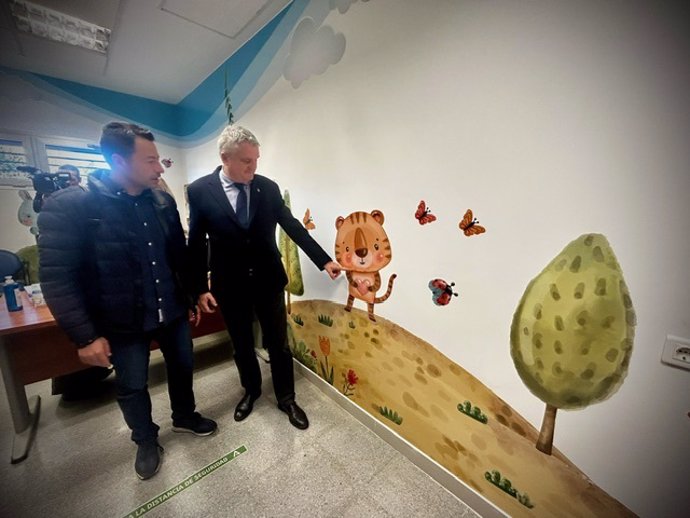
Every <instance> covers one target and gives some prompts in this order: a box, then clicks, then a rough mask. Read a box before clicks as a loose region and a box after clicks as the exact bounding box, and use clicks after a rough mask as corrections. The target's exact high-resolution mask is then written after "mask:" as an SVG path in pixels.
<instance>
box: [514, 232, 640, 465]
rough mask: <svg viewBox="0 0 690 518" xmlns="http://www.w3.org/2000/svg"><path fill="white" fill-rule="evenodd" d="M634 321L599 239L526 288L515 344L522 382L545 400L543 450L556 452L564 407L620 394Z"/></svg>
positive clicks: (592, 237) (584, 240)
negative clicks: (556, 432)
mask: <svg viewBox="0 0 690 518" xmlns="http://www.w3.org/2000/svg"><path fill="white" fill-rule="evenodd" d="M635 324H636V319H635V311H634V309H633V305H632V300H631V299H630V294H629V293H628V288H627V286H626V284H625V280H624V279H623V273H622V271H621V268H620V265H619V264H618V261H617V259H616V256H615V255H614V253H613V250H612V249H611V246H610V245H609V243H608V240H607V239H606V237H604V236H603V235H601V234H586V235H583V236H580V237H579V238H577V239H576V240H575V241H573V242H572V243H570V244H569V245H568V246H566V247H565V248H564V249H563V251H562V252H561V253H560V254H559V255H558V256H556V258H555V259H554V260H553V261H551V262H550V263H549V264H548V265H547V266H546V268H545V269H544V270H543V271H542V272H541V273H540V274H539V275H538V276H537V277H536V278H534V279H533V280H532V281H531V282H530V283H529V285H528V286H527V289H526V290H525V293H524V294H523V296H522V299H521V300H520V303H519V305H518V307H517V309H516V310H515V315H514V317H513V323H512V326H511V329H510V344H511V356H512V357H513V362H514V363H515V368H516V369H517V371H518V374H519V375H520V378H521V379H522V381H523V383H525V385H527V388H528V389H529V390H530V391H531V392H532V393H533V394H534V395H535V396H537V397H538V398H539V399H541V400H542V401H544V403H546V410H545V412H544V419H543V421H542V426H541V431H540V434H539V438H538V440H537V445H536V447H537V449H538V450H540V451H542V452H544V453H546V454H548V455H550V454H551V450H552V444H553V436H554V429H555V424H556V411H557V410H558V409H559V408H562V409H568V410H571V409H579V408H585V407H587V406H589V405H591V404H593V403H597V402H600V401H603V400H605V399H608V398H609V397H610V396H612V395H613V394H614V393H615V392H616V391H617V390H618V388H619V387H620V386H621V384H622V383H623V380H624V378H625V376H626V374H627V371H628V365H629V363H630V356H631V354H632V347H633V339H634V335H635Z"/></svg>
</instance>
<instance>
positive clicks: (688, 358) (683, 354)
mask: <svg viewBox="0 0 690 518" xmlns="http://www.w3.org/2000/svg"><path fill="white" fill-rule="evenodd" d="M661 362H662V363H665V364H667V365H673V366H674V367H680V368H681V369H687V370H690V340H688V339H687V338H678V337H677V336H671V335H667V336H666V342H665V343H664V350H663V352H662V353H661Z"/></svg>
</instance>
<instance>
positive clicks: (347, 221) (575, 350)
mask: <svg viewBox="0 0 690 518" xmlns="http://www.w3.org/2000/svg"><path fill="white" fill-rule="evenodd" d="M420 208H421V209H422V210H424V208H423V207H420ZM418 210H419V209H418ZM383 222H384V217H383V213H382V212H381V211H379V210H374V211H372V212H370V213H367V212H363V211H358V212H353V213H352V214H350V215H349V216H347V217H345V218H343V217H339V218H337V220H336V228H337V235H336V243H335V248H336V260H337V261H338V262H339V263H340V264H341V265H342V266H343V267H344V268H345V269H346V273H347V280H348V299H347V304H346V305H345V306H343V305H341V304H336V303H334V302H330V301H325V300H304V301H299V302H295V303H293V304H292V314H291V315H290V317H289V319H288V320H289V340H290V348H291V350H292V351H293V354H294V357H295V358H296V359H297V360H298V361H299V362H301V363H302V364H303V365H304V366H306V367H307V368H309V369H311V370H312V371H313V372H315V373H317V374H318V375H319V376H320V377H321V378H323V379H324V380H325V381H326V382H328V383H329V384H331V385H332V386H333V387H334V388H335V389H336V390H338V391H339V392H340V393H342V394H343V395H344V396H346V397H348V398H350V399H351V400H352V401H353V402H355V403H356V404H357V405H359V406H360V407H361V408H363V409H364V410H366V411H367V412H368V413H369V414H371V415H372V416H374V417H376V418H377V419H378V420H379V421H381V422H382V423H384V424H385V425H386V426H388V427H389V428H391V429H393V430H394V431H395V432H397V433H398V434H400V435H401V436H402V437H404V438H405V439H406V440H408V441H410V442H411V443H412V444H414V445H415V446H416V447H417V448H419V449H420V450H421V451H423V452H424V453H426V454H427V455H429V456H430V457H431V458H433V459H434V460H435V461H437V462H438V463H439V464H441V465H442V466H444V467H445V468H446V469H448V470H449V471H450V472H452V473H453V474H454V475H455V476H457V477H458V478H459V479H461V480H462V481H463V482H465V483H466V484H468V485H469V486H470V487H472V488H473V489H474V490H475V491H477V492H478V493H480V494H482V495H483V496H484V497H486V498H488V499H489V500H490V501H492V502H493V503H494V504H495V505H497V506H498V507H500V508H501V509H502V510H503V511H504V512H506V513H508V514H509V515H511V516H565V515H568V516H571V515H572V516H634V515H633V513H632V512H631V511H630V510H629V509H627V508H626V507H625V506H624V505H623V504H621V503H620V502H618V501H617V500H616V499H614V498H612V497H611V496H610V495H608V494H607V493H606V492H605V491H603V490H602V489H600V488H599V487H597V486H596V485H595V484H594V483H593V482H592V481H591V480H590V479H589V478H587V476H586V475H585V474H584V473H582V472H581V471H580V470H579V469H578V468H577V466H575V465H574V464H573V463H572V462H571V461H570V460H568V459H567V458H566V457H565V456H564V455H563V454H562V453H561V452H560V451H558V450H557V449H556V448H553V446H552V439H553V429H554V420H555V412H556V409H557V408H563V409H573V408H582V407H584V406H587V405H589V404H591V403H594V402H596V401H601V400H603V399H606V398H607V397H609V396H611V395H612V394H613V393H614V392H615V390H616V389H617V388H618V387H619V386H620V384H621V383H622V381H623V378H624V376H625V372H626V369H627V366H628V363H629V360H630V354H631V352H632V341H633V327H634V325H635V314H634V310H633V308H632V302H631V300H630V295H629V293H628V290H627V288H626V285H625V282H624V280H623V275H622V272H621V268H620V265H619V264H618V262H617V260H616V258H615V255H614V254H613V250H612V249H611V247H610V245H609V243H608V241H607V240H606V238H605V237H604V236H602V235H599V234H587V235H584V236H581V237H579V238H578V239H576V240H575V241H573V242H572V243H571V244H569V245H568V246H567V247H566V248H565V249H564V250H563V251H562V252H561V253H560V254H559V255H558V256H556V258H555V259H554V260H553V261H551V263H549V265H548V266H547V267H546V268H545V269H544V270H543V271H542V272H541V273H540V274H539V275H538V276H537V277H536V278H535V279H534V280H533V281H531V282H530V283H529V284H528V286H527V289H526V290H525V294H524V295H523V297H522V299H521V300H520V302H519V304H518V307H517V309H516V311H515V316H514V319H513V325H512V328H511V354H512V356H513V360H514V362H515V366H516V369H517V370H518V373H519V374H520V376H521V378H522V380H523V381H524V383H525V385H527V387H528V388H529V389H530V390H531V391H532V392H533V393H534V394H535V395H536V396H537V397H539V398H540V399H542V400H543V401H544V402H545V403H546V405H547V410H546V417H545V421H544V425H543V426H542V431H541V433H540V432H538V431H537V430H536V429H535V428H534V427H533V426H532V425H531V424H530V423H529V422H528V421H527V420H526V419H524V418H523V417H522V416H520V415H519V414H518V413H517V412H516V411H515V410H514V409H513V408H512V407H511V406H510V405H509V404H508V403H507V402H505V401H503V400H502V399H501V398H499V397H498V396H496V395H495V394H494V393H493V391H492V390H491V389H490V388H489V387H487V386H486V385H484V384H483V383H482V382H481V381H479V380H478V379H477V378H475V377H474V376H473V375H472V374H470V373H469V372H467V371H466V370H465V369H463V368H462V367H461V366H460V365H458V364H456V363H454V362H453V361H451V360H450V359H449V358H447V357H446V356H444V355H443V354H442V353H440V352H439V351H438V350H437V349H436V348H434V347H433V346H432V345H431V344H429V343H427V342H425V341H423V340H422V339H420V338H418V337H417V336H414V335H413V334H411V333H409V332H408V331H406V330H405V329H403V328H402V327H400V326H399V325H397V324H395V323H393V322H390V321H388V320H386V319H385V318H382V317H380V316H379V317H374V311H373V308H374V304H375V303H378V302H382V301H383V300H385V299H386V298H388V296H389V295H390V292H391V288H392V284H393V279H394V278H395V274H393V275H392V276H391V278H390V281H389V288H388V292H387V293H386V294H385V295H384V297H381V298H376V297H375V295H376V291H377V290H378V289H379V288H380V287H381V277H380V273H379V272H380V270H381V269H382V268H384V267H385V266H387V265H388V264H389V263H390V262H391V259H392V253H391V249H390V243H389V242H388V238H387V236H386V233H385V231H384V230H383ZM462 222H465V223H467V225H466V228H465V229H463V231H464V233H465V235H467V236H475V235H478V234H480V233H482V232H484V229H483V227H479V226H478V225H477V223H478V222H477V221H476V220H475V219H474V217H473V215H472V212H471V211H470V210H468V211H467V212H466V214H465V216H464V217H463V220H462ZM462 222H461V223H462ZM461 229H462V226H461ZM480 229H481V230H480ZM468 230H469V233H468V232H467V231H468ZM375 244H378V245H379V247H378V250H376V248H375V246H374V245H375ZM372 254H373V255H372ZM454 286H455V283H453V282H450V283H449V282H447V281H445V280H443V279H440V278H436V279H432V280H431V281H430V282H429V288H430V289H431V291H432V300H433V301H434V303H435V304H437V305H441V306H445V305H448V304H449V303H450V301H451V300H452V299H453V297H457V293H456V292H455V291H454ZM354 299H359V300H363V301H365V302H366V303H367V309H368V311H367V312H364V311H362V310H359V309H356V308H353V307H352V305H353V301H354ZM535 444H536V445H537V447H536V448H535Z"/></svg>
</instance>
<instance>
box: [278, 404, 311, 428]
mask: <svg viewBox="0 0 690 518" xmlns="http://www.w3.org/2000/svg"><path fill="white" fill-rule="evenodd" d="M278 408H280V409H281V410H282V411H283V412H285V413H286V414H287V415H288V419H290V424H292V426H294V427H295V428H299V429H300V430H306V429H307V428H309V419H307V414H305V413H304V410H302V409H301V408H300V407H299V406H298V405H297V403H295V402H294V401H290V402H289V403H280V404H279V405H278Z"/></svg>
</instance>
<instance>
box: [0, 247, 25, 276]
mask: <svg viewBox="0 0 690 518" xmlns="http://www.w3.org/2000/svg"><path fill="white" fill-rule="evenodd" d="M6 275H11V276H12V278H13V279H14V280H15V281H16V280H19V281H23V280H24V264H23V263H22V260H21V259H20V258H19V256H17V254H15V253H14V252H10V251H9V250H0V283H3V282H5V276H6Z"/></svg>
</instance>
